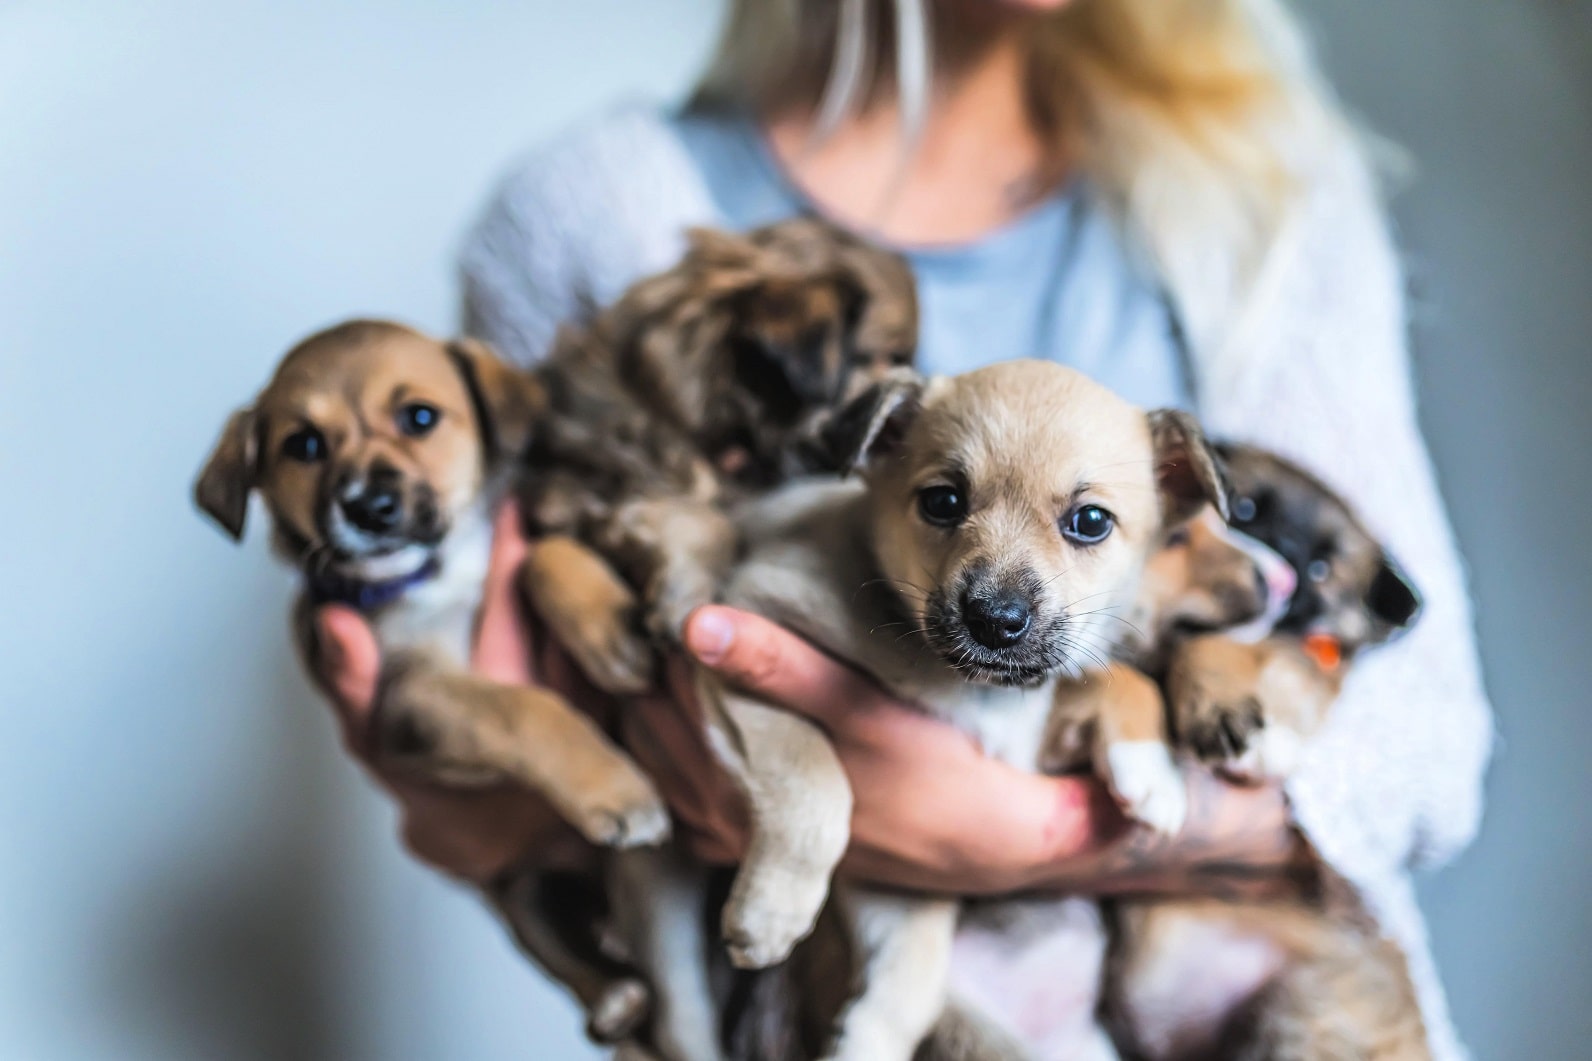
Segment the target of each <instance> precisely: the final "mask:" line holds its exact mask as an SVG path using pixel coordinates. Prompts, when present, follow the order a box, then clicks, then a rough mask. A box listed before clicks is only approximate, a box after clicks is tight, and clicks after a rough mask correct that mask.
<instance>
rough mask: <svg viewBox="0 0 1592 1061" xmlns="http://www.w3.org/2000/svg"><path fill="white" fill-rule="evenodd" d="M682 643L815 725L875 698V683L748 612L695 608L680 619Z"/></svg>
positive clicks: (747, 688)
mask: <svg viewBox="0 0 1592 1061" xmlns="http://www.w3.org/2000/svg"><path fill="white" fill-rule="evenodd" d="M685 645H686V649H687V650H688V651H690V653H691V654H692V656H694V657H695V658H696V660H697V661H698V662H699V663H701V664H702V665H703V666H706V667H710V668H712V669H713V670H715V671H717V672H718V673H719V674H720V675H722V676H723V677H724V678H725V680H726V681H728V682H729V683H730V684H731V685H734V686H736V687H737V688H739V689H743V690H745V691H746V692H749V693H753V694H755V695H758V696H761V697H762V698H764V699H766V700H768V701H770V702H772V703H776V704H779V705H780V706H782V707H786V708H789V709H790V710H792V711H796V712H799V713H801V714H804V715H807V716H809V717H811V718H813V719H814V720H815V721H817V722H819V723H821V724H825V725H828V724H831V723H833V722H834V721H835V720H837V719H838V718H839V717H840V715H841V714H843V713H855V712H856V711H858V710H860V709H862V708H864V707H867V706H870V705H873V704H876V703H877V702H878V701H879V700H880V695H881V694H880V692H879V690H878V688H877V687H876V686H875V685H873V684H872V683H871V682H869V681H868V680H867V679H866V678H864V677H863V676H862V675H861V674H859V673H857V672H856V671H854V670H852V669H851V668H850V667H847V666H845V665H844V664H842V663H839V662H837V661H836V660H834V659H833V658H832V657H830V656H827V655H825V654H824V653H823V652H821V651H819V650H818V649H817V648H814V647H813V646H812V645H811V644H809V643H808V642H807V641H805V640H803V639H802V638H800V637H798V636H797V635H795V634H793V633H791V632H790V631H789V630H786V629H785V628H784V627H782V626H780V625H778V624H777V623H773V622H770V621H769V620H767V619H764V618H761V617H760V616H756V615H753V614H751V613H750V612H743V611H740V610H738V609H735V608H724V607H719V606H717V605H709V606H707V607H704V608H698V609H697V610H696V611H695V612H693V613H691V618H690V619H689V620H687V622H686V627H685Z"/></svg>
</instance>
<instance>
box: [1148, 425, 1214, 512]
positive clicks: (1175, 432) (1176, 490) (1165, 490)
mask: <svg viewBox="0 0 1592 1061" xmlns="http://www.w3.org/2000/svg"><path fill="white" fill-rule="evenodd" d="M1149 419H1150V443H1151V445H1152V446H1154V448H1155V484H1156V487H1157V489H1159V490H1160V493H1161V508H1162V511H1163V513H1164V515H1165V519H1166V524H1167V526H1175V525H1177V524H1179V523H1183V522H1185V521H1186V520H1188V519H1189V518H1191V517H1192V516H1193V515H1194V514H1195V513H1197V512H1198V511H1199V510H1200V509H1201V508H1202V507H1204V506H1205V505H1206V504H1211V505H1214V506H1215V507H1216V511H1217V512H1218V513H1220V514H1221V517H1222V520H1223V522H1226V520H1227V517H1228V512H1227V487H1226V484H1225V483H1224V482H1223V480H1222V473H1221V470H1220V468H1219V466H1218V465H1217V463H1216V455H1215V454H1214V453H1213V452H1212V450H1211V445H1210V443H1209V442H1207V441H1206V440H1205V432H1203V431H1201V430H1200V425H1199V422H1198V421H1197V420H1195V419H1194V418H1193V417H1192V416H1190V415H1189V414H1188V413H1185V412H1183V411H1182V410H1180V409H1156V410H1155V411H1153V412H1151V413H1150V414H1149Z"/></svg>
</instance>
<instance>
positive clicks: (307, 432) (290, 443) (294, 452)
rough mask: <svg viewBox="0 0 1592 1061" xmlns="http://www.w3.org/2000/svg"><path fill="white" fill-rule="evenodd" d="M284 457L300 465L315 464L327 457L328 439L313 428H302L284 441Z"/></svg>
mask: <svg viewBox="0 0 1592 1061" xmlns="http://www.w3.org/2000/svg"><path fill="white" fill-rule="evenodd" d="M282 456H284V457H286V458H287V459H288V460H294V461H298V462H299V463H300V464H314V463H315V462H316V461H319V460H322V459H324V458H325V456H326V439H325V437H323V436H322V435H321V433H320V432H319V431H317V430H315V429H314V428H313V427H305V428H301V429H299V430H298V431H295V432H293V433H292V434H291V435H289V436H287V437H286V438H284V439H283V440H282Z"/></svg>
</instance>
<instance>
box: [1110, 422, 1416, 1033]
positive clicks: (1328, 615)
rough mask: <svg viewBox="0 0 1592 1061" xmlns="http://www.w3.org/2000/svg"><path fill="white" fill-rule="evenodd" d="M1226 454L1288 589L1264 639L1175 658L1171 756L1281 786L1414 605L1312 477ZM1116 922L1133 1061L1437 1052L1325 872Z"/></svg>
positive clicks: (1406, 993)
mask: <svg viewBox="0 0 1592 1061" xmlns="http://www.w3.org/2000/svg"><path fill="white" fill-rule="evenodd" d="M1220 452H1221V455H1222V457H1223V459H1224V464H1225V468H1226V474H1227V476H1228V479H1229V481H1230V483H1231V495H1232V496H1231V498H1230V508H1231V512H1232V520H1233V523H1234V525H1235V526H1236V527H1238V528H1240V529H1241V530H1242V531H1244V532H1245V533H1246V534H1249V535H1251V536H1253V537H1255V538H1256V539H1258V540H1260V541H1262V542H1264V543H1265V544H1266V545H1268V546H1270V547H1271V548H1272V549H1274V550H1276V551H1277V552H1278V553H1279V554H1280V555H1281V556H1282V557H1283V558H1284V559H1285V560H1287V562H1288V563H1289V565H1290V566H1291V567H1292V568H1293V569H1294V571H1295V573H1296V575H1297V581H1298V587H1297V589H1296V590H1295V592H1294V594H1293V596H1292V598H1291V601H1290V604H1289V607H1288V609H1287V611H1286V613H1285V614H1284V615H1283V616H1282V617H1281V619H1279V620H1278V621H1277V622H1276V624H1275V625H1274V626H1273V627H1272V629H1271V632H1270V634H1269V636H1266V637H1264V638H1262V639H1261V640H1259V641H1255V642H1252V643H1242V642H1239V641H1235V640H1233V639H1231V638H1228V637H1224V636H1222V635H1221V634H1214V635H1207V636H1203V637H1197V638H1193V639H1191V640H1188V641H1186V642H1185V643H1183V644H1181V645H1179V646H1177V647H1176V648H1174V650H1173V651H1172V653H1171V657H1170V663H1169V666H1168V670H1167V683H1166V692H1167V698H1168V703H1169V707H1170V714H1171V719H1170V721H1171V728H1172V732H1173V735H1174V739H1175V740H1176V742H1177V743H1178V744H1179V746H1180V747H1182V748H1184V749H1186V750H1187V751H1189V752H1191V753H1192V754H1193V755H1195V756H1196V757H1197V758H1199V759H1200V760H1202V761H1203V762H1205V763H1206V764H1207V765H1209V766H1211V767H1213V768H1215V769H1217V770H1218V771H1220V772H1223V773H1226V774H1228V775H1230V776H1233V777H1235V778H1238V779H1241V780H1276V781H1280V780H1283V779H1285V778H1286V776H1287V775H1288V773H1289V772H1290V771H1291V770H1292V769H1293V768H1294V765H1295V763H1296V761H1297V757H1298V753H1299V751H1300V750H1301V749H1302V748H1303V746H1304V745H1305V744H1306V743H1307V742H1308V741H1309V739H1310V738H1311V737H1312V736H1313V735H1314V734H1315V732H1316V730H1317V729H1318V728H1319V727H1320V725H1321V723H1322V722H1323V721H1324V720H1325V717H1326V713H1327V711H1328V710H1329V709H1330V707H1331V704H1332V702H1333V700H1334V699H1335V698H1336V697H1337V694H1338V691H1339V689H1340V688H1341V686H1342V681H1343V677H1344V673H1345V671H1346V670H1347V668H1348V666H1349V664H1350V663H1351V662H1352V660H1353V659H1354V658H1355V657H1356V656H1357V655H1358V654H1359V653H1360V652H1361V651H1363V650H1365V649H1367V648H1369V647H1371V646H1374V645H1376V644H1379V643H1381V642H1383V641H1386V640H1387V639H1388V638H1390V637H1391V636H1393V635H1395V634H1396V633H1398V632H1399V631H1401V630H1403V629H1405V628H1406V627H1408V626H1409V625H1410V624H1411V623H1412V622H1413V621H1414V620H1415V618H1416V616H1417V615H1418V613H1419V609H1420V602H1419V597H1418V595H1417V594H1416V592H1415V590H1414V588H1413V587H1412V586H1410V584H1409V582H1408V581H1407V580H1406V579H1405V577H1404V576H1403V574H1402V573H1401V572H1400V571H1399V569H1398V567H1397V565H1396V564H1394V563H1393V561H1392V560H1391V559H1390V558H1389V557H1388V556H1387V554H1386V552H1385V551H1384V550H1383V548H1382V547H1381V545H1380V544H1379V543H1378V542H1377V541H1376V540H1375V539H1374V538H1373V537H1372V536H1371V535H1370V534H1369V533H1368V532H1367V531H1366V530H1365V528H1364V526H1363V525H1362V524H1361V523H1360V522H1359V520H1358V519H1357V518H1356V517H1355V516H1354V514H1353V513H1352V512H1351V511H1350V510H1349V508H1348V506H1347V505H1345V504H1344V502H1343V501H1342V499H1340V498H1339V497H1338V496H1337V495H1336V494H1334V493H1333V492H1332V491H1331V490H1329V489H1328V488H1327V487H1326V486H1325V485H1323V484H1322V483H1321V482H1320V481H1319V480H1317V479H1316V478H1314V477H1313V476H1311V475H1309V474H1308V473H1307V472H1305V471H1304V470H1303V469H1301V468H1299V467H1297V466H1296V465H1293V464H1291V463H1289V462H1287V461H1285V460H1283V459H1282V458H1280V457H1277V456H1276V455H1274V454H1270V453H1267V452H1264V451H1262V450H1259V449H1256V448H1253V447H1247V446H1225V447H1221V448H1220ZM1113 921H1114V939H1113V945H1112V952H1111V957H1110V960H1109V962H1108V978H1107V979H1108V983H1107V986H1106V999H1107V1006H1106V1012H1107V1014H1108V1018H1109V1022H1110V1024H1111V1026H1112V1030H1113V1032H1114V1034H1115V1036H1116V1037H1117V1039H1118V1041H1119V1042H1120V1043H1121V1044H1123V1045H1124V1047H1125V1048H1126V1049H1127V1050H1128V1051H1129V1052H1130V1053H1131V1054H1132V1055H1133V1056H1142V1057H1148V1058H1156V1059H1184V1058H1205V1057H1211V1058H1218V1057H1219V1058H1240V1059H1256V1061H1259V1059H1272V1061H1283V1059H1285V1061H1318V1059H1319V1061H1327V1059H1343V1058H1367V1059H1370V1058H1375V1059H1379V1061H1381V1059H1387V1061H1395V1059H1396V1061H1405V1059H1408V1061H1420V1059H1424V1058H1426V1057H1428V1056H1429V1052H1428V1047H1427V1043H1426V1032H1425V1027H1424V1025H1423V1023H1422V1021H1421V1015H1420V1010H1419V1007H1418V1005H1417V1003H1416V999H1415V992H1414V987H1413V984H1412V983H1411V981H1410V977H1409V972H1408V969H1407V968H1406V965H1405V962H1404V957H1403V955H1402V953H1401V952H1400V951H1399V950H1398V948H1397V947H1396V946H1395V945H1394V944H1393V943H1391V942H1390V941H1388V940H1387V939H1385V938H1384V937H1383V936H1382V935H1381V933H1380V931H1379V930H1378V928H1377V926H1376V925H1375V924H1374V923H1373V922H1372V920H1371V918H1370V917H1369V916H1367V914H1366V912H1365V911H1364V909H1363V908H1362V906H1361V905H1360V903H1359V902H1358V900H1357V898H1356V897H1355V895H1354V894H1353V891H1352V889H1350V888H1349V887H1348V886H1346V885H1345V884H1343V882H1341V881H1338V880H1336V879H1334V878H1332V876H1331V875H1330V873H1329V872H1327V871H1322V874H1321V878H1320V879H1318V880H1316V881H1315V882H1313V883H1311V884H1309V885H1308V886H1307V887H1305V888H1303V889H1301V891H1300V892H1299V893H1298V894H1295V895H1292V896H1288V897H1285V898H1279V899H1276V900H1272V901H1269V902H1253V901H1248V902H1226V901H1221V900H1218V899H1204V900H1192V901H1189V900H1183V901H1160V902H1121V903H1117V904H1114V918H1113ZM1179 985H1182V986H1179ZM1189 985H1199V990H1190V989H1189ZM1218 1014H1221V1015H1222V1016H1221V1017H1220V1018H1219V1017H1218V1016H1216V1015H1218Z"/></svg>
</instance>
